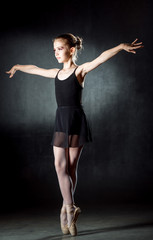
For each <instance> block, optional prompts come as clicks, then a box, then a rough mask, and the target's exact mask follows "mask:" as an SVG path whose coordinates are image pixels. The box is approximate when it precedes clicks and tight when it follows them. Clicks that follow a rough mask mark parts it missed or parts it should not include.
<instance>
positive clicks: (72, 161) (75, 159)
mask: <svg viewBox="0 0 153 240" xmlns="http://www.w3.org/2000/svg"><path fill="white" fill-rule="evenodd" d="M82 149H83V146H81V147H78V148H68V149H67V151H68V153H67V159H68V172H69V175H70V177H71V181H72V183H73V185H72V190H73V192H72V194H73V195H72V197H73V202H74V193H75V189H76V185H77V170H78V163H79V158H80V156H81V153H82Z"/></svg>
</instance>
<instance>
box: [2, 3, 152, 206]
mask: <svg viewBox="0 0 153 240" xmlns="http://www.w3.org/2000/svg"><path fill="white" fill-rule="evenodd" d="M4 7H6V6H4ZM7 9H8V8H7ZM151 10H152V5H151V0H150V1H146V0H143V1H142V0H140V1H128V2H124V1H109V2H108V1H100V2H99V1H90V0H88V1H83V2H81V3H79V2H78V1H75V0H73V1H62V2H58V3H57V4H56V3H54V5H53V4H50V5H43V6H42V5H41V6H39V3H38V5H37V7H34V6H33V7H32V6H31V5H29V4H28V3H27V4H26V6H24V7H20V8H19V7H18V8H17V6H14V4H12V6H11V5H10V6H9V9H8V12H7V16H6V17H4V18H3V17H2V16H1V38H0V46H1V48H0V56H1V61H0V63H1V67H0V68H1V71H0V74H1V80H0V107H1V117H0V133H1V137H0V141H1V145H0V147H1V157H0V158H1V160H0V161H1V168H0V169H1V170H0V171H1V174H0V176H1V200H2V201H3V205H1V206H2V208H4V206H6V207H8V204H9V206H10V208H11V207H13V206H18V205H21V206H27V204H30V205H31V204H34V205H35V204H37V203H43V204H44V203H46V204H47V203H51V202H56V203H57V202H59V203H60V202H61V196H60V193H59V188H58V183H57V178H56V174H55V170H54V165H53V161H54V158H53V153H52V147H51V146H50V142H51V138H52V131H53V125H54V117H55V110H56V102H55V94H54V80H52V79H47V78H43V77H39V76H34V75H28V74H25V73H21V72H17V73H16V75H15V76H14V78H13V79H9V78H8V75H6V74H5V71H6V70H8V69H10V68H11V67H12V66H13V65H14V64H17V63H19V64H35V65H37V66H40V67H44V68H52V67H59V66H58V63H57V62H56V60H55V58H54V53H53V49H52V39H53V38H54V37H55V36H56V35H58V34H60V33H64V32H72V33H74V34H77V35H79V36H81V37H82V38H83V39H84V50H83V51H82V54H81V55H80V58H79V60H78V64H81V63H83V62H85V61H90V60H92V59H94V58H95V57H97V56H98V55H99V54H100V53H101V52H102V51H104V50H106V49H108V48H111V47H113V46H116V45H117V44H119V43H121V42H131V41H133V40H134V39H135V38H136V37H138V38H139V39H140V40H142V41H143V42H144V45H145V48H144V49H143V50H140V51H138V52H137V54H136V55H133V54H128V53H126V52H121V53H119V54H118V55H117V56H115V57H114V58H112V59H111V60H109V61H108V62H106V63H104V64H103V65H102V66H100V67H99V68H97V69H96V70H94V71H93V72H91V73H89V75H88V76H87V78H86V83H85V89H84V96H83V100H84V108H85V111H86V114H87V116H88V119H89V121H90V124H91V127H92V133H93V143H91V144H87V145H86V146H85V148H84V151H83V153H82V157H81V159H80V165H79V183H78V188H77V193H76V198H77V201H79V202H94V201H96V202H97V201H99V202H101V201H121V202H123V201H144V200H145V201H150V200H152V199H153V198H152V185H153V162H152V161H153V147H152V133H153V126H152V125H153V124H152V122H153V121H152V120H153V114H152V100H153V99H152V94H153V91H152V90H153V83H152V50H151V47H152V45H151V43H152V38H151V37H152V36H151V35H152V16H151V14H152V13H151ZM3 16H4V15H3ZM8 18H9V21H8ZM60 67H62V66H60Z"/></svg>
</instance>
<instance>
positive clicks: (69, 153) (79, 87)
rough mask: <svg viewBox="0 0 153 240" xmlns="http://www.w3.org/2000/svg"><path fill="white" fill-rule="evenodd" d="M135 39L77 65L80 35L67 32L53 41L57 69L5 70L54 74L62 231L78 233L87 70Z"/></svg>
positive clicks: (20, 67) (131, 49)
mask: <svg viewBox="0 0 153 240" xmlns="http://www.w3.org/2000/svg"><path fill="white" fill-rule="evenodd" d="M137 40H138V39H136V40H135V41H133V42H132V43H131V44H129V43H122V44H119V45H118V46H116V47H114V48H112V49H109V50H107V51H104V52H103V53H101V54H100V55H99V56H98V57H97V58H96V59H94V60H93V61H91V62H86V63H84V64H82V65H80V66H78V65H76V63H75V61H76V58H77V52H78V50H79V49H81V48H82V39H81V38H79V37H76V36H74V35H73V34H70V33H66V34H62V35H60V36H58V37H56V38H55V39H54V41H53V45H54V52H55V57H56V58H57V61H58V62H59V63H63V68H62V69H61V70H60V69H56V68H54V69H43V68H39V67H37V66H34V65H15V66H13V67H12V68H11V70H10V71H8V72H7V73H8V74H10V76H9V77H10V78H12V77H13V75H14V74H15V72H16V71H17V70H19V71H22V72H25V73H30V74H36V75H41V76H43V77H48V78H55V93H56V101H57V105H58V108H57V111H56V120H55V128H54V134H53V140H52V145H53V151H54V158H55V169H56V172H57V177H58V181H59V186H60V190H61V194H62V197H63V206H62V208H61V213H60V221H61V230H62V232H63V234H69V233H70V234H71V235H73V236H74V235H77V229H76V221H77V218H78V215H79V213H80V208H79V207H76V206H75V204H74V193H75V189H76V184H77V167H78V161H79V157H80V155H81V152H82V149H83V146H84V144H85V142H90V141H91V133H90V128H89V126H88V123H87V119H86V116H85V113H84V111H83V107H82V101H81V99H82V91H83V87H84V82H85V76H86V75H87V73H89V72H90V71H92V70H93V69H95V68H97V67H98V66H99V65H101V64H102V63H104V62H106V61H107V60H108V59H110V58H111V57H113V56H114V55H116V54H117V53H118V52H120V51H121V50H125V51H127V52H130V53H134V54H135V53H136V52H135V50H136V49H139V48H142V47H143V46H142V42H139V43H137Z"/></svg>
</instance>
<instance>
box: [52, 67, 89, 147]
mask: <svg viewBox="0 0 153 240" xmlns="http://www.w3.org/2000/svg"><path fill="white" fill-rule="evenodd" d="M75 71H76V69H75V70H74V72H73V73H72V74H71V75H70V76H69V77H68V78H66V79H65V80H60V79H58V74H57V75H56V77H55V95H56V101H57V105H58V108H57V111H56V119H55V127H54V134H53V139H52V145H54V146H57V147H62V148H68V147H79V146H82V145H84V143H85V142H89V141H91V132H90V128H89V125H88V122H87V118H86V115H85V113H84V111H83V107H82V90H83V88H82V86H81V85H80V84H79V82H78V80H77V77H76V75H75ZM58 73H59V72H58Z"/></svg>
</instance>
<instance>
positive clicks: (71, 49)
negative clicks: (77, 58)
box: [70, 47, 75, 55]
mask: <svg viewBox="0 0 153 240" xmlns="http://www.w3.org/2000/svg"><path fill="white" fill-rule="evenodd" d="M70 52H71V54H72V55H73V54H74V53H75V47H71V48H70Z"/></svg>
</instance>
